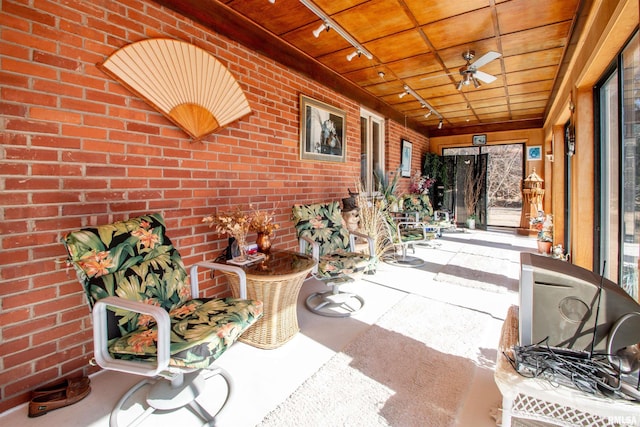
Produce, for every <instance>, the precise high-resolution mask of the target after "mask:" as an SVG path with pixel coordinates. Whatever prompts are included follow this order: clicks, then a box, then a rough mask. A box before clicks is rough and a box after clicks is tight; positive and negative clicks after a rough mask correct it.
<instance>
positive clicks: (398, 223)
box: [382, 213, 436, 267]
mask: <svg viewBox="0 0 640 427" xmlns="http://www.w3.org/2000/svg"><path fill="white" fill-rule="evenodd" d="M387 225H388V229H389V236H390V238H391V243H392V244H393V247H394V251H393V253H392V254H388V253H387V254H385V256H384V257H383V259H382V260H383V261H384V262H386V263H388V264H394V265H399V266H402V267H421V266H423V265H424V263H425V261H424V260H423V259H422V258H418V257H415V256H409V255H407V252H408V250H409V249H412V250H413V253H414V254H415V246H414V245H416V244H420V243H425V244H428V243H430V242H431V241H433V239H435V237H436V234H435V231H434V230H433V229H432V227H431V226H429V225H428V224H427V223H424V222H422V221H416V220H415V216H414V215H410V216H406V215H402V214H398V213H396V214H395V215H394V214H389V215H387ZM398 249H399V250H400V256H398Z"/></svg>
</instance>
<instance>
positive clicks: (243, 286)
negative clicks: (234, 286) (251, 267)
mask: <svg viewBox="0 0 640 427" xmlns="http://www.w3.org/2000/svg"><path fill="white" fill-rule="evenodd" d="M198 267H203V268H208V269H210V270H220V271H226V272H228V273H235V274H237V275H238V279H239V281H240V298H242V299H246V298H247V275H246V274H245V272H244V270H243V269H242V268H240V267H237V266H235V265H228V264H219V263H217V262H209V261H202V262H198V263H196V264H194V265H193V266H192V267H191V271H190V274H189V275H190V276H191V296H192V298H198V296H199V295H200V289H199V286H198Z"/></svg>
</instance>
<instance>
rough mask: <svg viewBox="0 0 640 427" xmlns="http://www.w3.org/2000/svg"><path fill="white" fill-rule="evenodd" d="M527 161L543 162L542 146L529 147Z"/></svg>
mask: <svg viewBox="0 0 640 427" xmlns="http://www.w3.org/2000/svg"><path fill="white" fill-rule="evenodd" d="M527 160H542V145H532V146H531V147H527Z"/></svg>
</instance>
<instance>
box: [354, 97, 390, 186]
mask: <svg viewBox="0 0 640 427" xmlns="http://www.w3.org/2000/svg"><path fill="white" fill-rule="evenodd" d="M360 119H361V122H362V120H365V121H366V135H360V148H361V151H360V159H361V161H360V178H361V181H364V182H362V186H363V188H364V189H365V191H366V192H367V194H368V195H374V194H376V193H377V191H376V190H375V182H376V181H375V176H374V174H373V172H374V170H375V169H376V165H375V164H374V158H375V156H374V154H375V155H376V156H377V158H378V163H379V167H378V169H379V170H380V172H382V173H383V174H385V173H386V171H385V155H384V151H385V150H384V147H385V135H386V134H385V127H384V124H385V119H384V117H382V116H380V115H379V114H376V113H374V112H373V111H370V110H368V109H366V108H362V107H361V108H360ZM374 124H377V125H378V126H379V138H380V141H379V142H378V146H377V152H375V150H376V147H375V141H373V126H374ZM363 168H364V173H363ZM363 177H364V180H363V179H362V178H363Z"/></svg>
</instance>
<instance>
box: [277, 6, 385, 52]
mask: <svg viewBox="0 0 640 427" xmlns="http://www.w3.org/2000/svg"><path fill="white" fill-rule="evenodd" d="M269 1H271V0H269ZM274 1H275V0H274ZM300 3H302V4H303V5H305V6H306V7H307V9H309V10H310V11H311V12H313V13H314V14H315V15H316V16H317V17H318V18H320V19H321V20H322V27H318V28H317V29H315V30H314V31H313V35H314V36H315V37H316V38H317V37H320V33H321V32H322V30H326V31H329V30H330V29H331V30H333V31H335V32H336V33H338V34H339V35H340V36H341V37H342V38H343V39H345V40H346V41H347V42H348V43H349V44H350V45H351V46H353V47H354V49H355V50H356V51H355V52H354V53H351V54H349V55H347V59H348V60H349V61H351V60H352V59H353V58H355V57H356V56H358V57H360V56H361V55H364V56H366V57H367V58H368V59H373V55H372V54H371V53H370V52H369V51H368V50H367V49H365V48H364V46H362V45H361V44H360V43H358V42H357V41H356V40H355V39H354V38H353V37H351V35H350V34H349V33H347V32H346V31H345V30H344V29H343V28H342V27H341V26H340V25H338V24H337V23H336V21H334V20H333V19H331V18H329V16H327V15H326V14H325V13H324V12H323V11H322V9H320V8H319V7H318V6H316V5H315V4H314V3H313V2H312V1H311V0H300Z"/></svg>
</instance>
